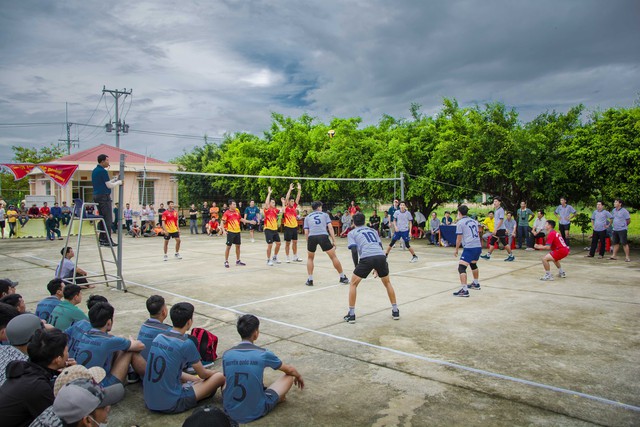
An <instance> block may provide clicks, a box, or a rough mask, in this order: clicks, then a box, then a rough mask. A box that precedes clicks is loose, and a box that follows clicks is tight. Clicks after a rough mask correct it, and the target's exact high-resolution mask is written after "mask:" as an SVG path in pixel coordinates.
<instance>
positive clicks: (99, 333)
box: [76, 302, 145, 387]
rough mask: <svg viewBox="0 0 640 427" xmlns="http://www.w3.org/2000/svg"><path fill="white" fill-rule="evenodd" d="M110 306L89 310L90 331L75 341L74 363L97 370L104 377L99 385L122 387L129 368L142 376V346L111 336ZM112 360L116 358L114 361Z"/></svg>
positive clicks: (111, 311) (143, 366)
mask: <svg viewBox="0 0 640 427" xmlns="http://www.w3.org/2000/svg"><path fill="white" fill-rule="evenodd" d="M113 314H114V309H113V306H112V305H111V304H109V303H107V302H99V303H97V304H95V305H94V306H93V307H91V308H90V309H89V322H91V330H90V331H89V332H87V333H86V334H85V335H84V336H82V337H80V339H79V340H78V347H77V351H76V354H77V356H76V362H78V363H79V364H81V365H84V366H85V367H87V368H92V367H94V366H99V367H101V368H102V369H104V370H105V371H106V373H107V376H106V377H105V378H104V379H103V380H102V381H101V382H100V385H101V386H103V387H109V386H111V385H113V384H117V383H120V384H123V385H124V384H125V381H126V378H127V374H128V372H129V365H132V366H133V369H134V370H135V371H136V373H137V374H138V375H144V368H145V361H144V359H143V358H142V356H140V352H141V351H142V350H143V349H144V344H142V343H141V342H140V341H138V340H133V341H131V340H128V339H126V338H121V337H116V336H114V335H111V334H110V333H109V331H111V328H112V327H113ZM114 356H115V357H114Z"/></svg>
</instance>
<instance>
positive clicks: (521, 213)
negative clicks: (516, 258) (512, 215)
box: [516, 201, 534, 249]
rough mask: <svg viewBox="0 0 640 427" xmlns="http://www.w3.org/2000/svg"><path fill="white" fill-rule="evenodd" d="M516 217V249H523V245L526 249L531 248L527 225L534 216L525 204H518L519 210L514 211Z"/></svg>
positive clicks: (529, 231)
mask: <svg viewBox="0 0 640 427" xmlns="http://www.w3.org/2000/svg"><path fill="white" fill-rule="evenodd" d="M516 217H517V219H518V231H517V235H518V240H517V241H516V247H517V248H518V249H524V248H525V247H524V246H523V245H526V247H527V248H533V242H532V241H531V227H530V226H529V223H530V222H531V220H532V219H533V218H534V215H533V212H532V211H531V209H529V208H528V207H527V202H524V201H522V202H520V209H518V210H517V211H516Z"/></svg>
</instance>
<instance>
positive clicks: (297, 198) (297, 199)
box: [291, 183, 302, 205]
mask: <svg viewBox="0 0 640 427" xmlns="http://www.w3.org/2000/svg"><path fill="white" fill-rule="evenodd" d="M291 185H293V184H291ZM300 194H302V185H301V184H300V183H298V195H297V196H296V205H299V204H300Z"/></svg>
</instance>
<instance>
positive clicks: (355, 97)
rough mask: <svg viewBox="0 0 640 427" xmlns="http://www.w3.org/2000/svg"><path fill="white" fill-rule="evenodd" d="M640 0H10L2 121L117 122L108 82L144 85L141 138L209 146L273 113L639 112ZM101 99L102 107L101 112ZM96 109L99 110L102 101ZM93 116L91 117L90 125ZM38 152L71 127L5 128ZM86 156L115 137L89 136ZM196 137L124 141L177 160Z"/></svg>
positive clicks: (85, 132) (257, 128) (1, 74)
mask: <svg viewBox="0 0 640 427" xmlns="http://www.w3.org/2000/svg"><path fill="white" fill-rule="evenodd" d="M638 22H640V2H637V1H634V0H629V1H609V2H603V1H594V0H573V1H570V0H566V1H560V2H558V1H548V0H547V1H537V2H511V1H438V2H436V1H431V2H428V1H408V0H407V1H396V2H388V1H381V0H378V1H376V0H370V1H364V0H362V1H349V2H347V1H331V0H329V1H323V2H299V1H292V0H288V1H285V0H271V1H257V0H256V1H247V0H242V1H240V0H227V1H211V2H197V1H184V2H180V3H169V2H151V1H138V2H125V1H122V0H115V1H113V2H107V3H104V2H97V1H68V2H36V1H22V2H13V3H11V4H10V5H9V6H6V7H5V9H4V10H3V14H2V15H1V16H0V40H2V44H1V45H0V55H2V58H3V61H2V63H1V64H0V114H1V115H2V120H1V122H3V123H11V122H24V121H35V120H36V119H37V120H38V121H43V122H51V121H57V120H62V118H63V117H64V103H65V102H68V105H69V116H70V120H72V121H77V122H79V123H86V121H88V120H89V118H90V117H91V123H90V124H94V125H102V124H104V123H105V122H106V121H108V120H110V119H113V115H114V112H113V98H112V97H111V96H110V95H107V96H106V97H105V99H103V100H101V99H100V96H101V89H102V87H103V85H106V86H107V88H111V89H116V88H119V89H122V88H124V87H127V88H133V103H132V104H131V108H129V102H130V101H131V98H129V99H127V100H125V103H124V104H123V111H121V113H122V114H124V112H126V120H127V122H128V123H129V124H130V125H131V126H132V129H134V128H137V129H143V130H154V131H161V132H170V133H188V134H196V135H203V134H204V133H207V134H208V135H210V136H216V135H218V136H219V135H222V134H223V133H225V132H235V131H248V132H253V133H256V134H258V135H260V134H261V133H262V131H263V130H264V129H267V128H268V126H269V123H270V113H271V112H272V111H276V112H280V113H283V114H285V115H293V116H297V115H299V114H301V113H303V112H308V113H309V114H311V115H312V116H317V117H318V118H320V119H321V120H329V119H330V118H331V117H334V116H342V117H351V116H362V118H363V121H364V123H365V124H369V123H375V122H377V121H378V120H379V119H380V117H381V116H382V115H383V114H390V115H392V116H396V117H403V116H405V117H406V116H408V109H409V106H410V105H411V103H412V102H418V103H420V104H422V105H423V111H424V112H426V113H428V114H432V113H435V112H437V111H438V109H439V108H440V105H441V102H442V98H443V97H455V98H456V99H458V101H459V102H460V104H461V105H473V104H475V103H479V104H482V103H484V102H490V101H502V102H504V103H505V104H507V105H508V106H512V107H515V108H516V109H517V110H518V112H519V113H520V117H521V118H522V119H523V120H529V119H531V118H532V117H534V116H535V115H537V114H539V113H541V112H544V111H545V110H547V109H558V110H566V109H567V108H569V107H571V106H573V105H576V104H577V103H584V104H585V105H586V106H587V108H607V107H610V106H628V105H631V104H632V103H633V101H634V99H636V98H637V97H638V92H639V91H640V84H639V83H638V82H640V53H639V52H640V49H638V48H637V43H638V42H637V41H638V40H640V25H638ZM99 101H100V102H99ZM96 105H97V107H96ZM92 113H93V115H92ZM4 130H5V131H6V132H4V134H3V136H2V137H1V138H0V160H8V159H9V157H10V150H9V149H8V147H9V146H10V145H11V141H20V143H21V144H26V145H29V144H31V145H33V146H42V145H43V144H45V143H49V142H52V141H55V140H56V139H57V138H58V137H59V132H60V129H58V128H57V127H53V128H33V129H28V128H27V129H25V128H21V129H19V130H16V129H8V130H7V129H4ZM79 137H80V139H81V148H87V147H89V146H91V145H94V144H98V143H103V142H105V143H112V141H113V136H112V135H107V134H105V133H104V132H102V131H101V130H100V129H98V130H96V128H90V127H88V128H83V129H79ZM194 144H195V143H194V142H193V141H190V140H174V139H170V138H157V137H154V138H152V137H147V136H143V135H140V134H138V135H133V134H129V135H127V136H126V137H125V138H124V139H123V147H124V148H128V149H133V150H134V151H144V150H145V149H149V147H152V149H153V151H154V155H155V156H157V157H160V158H164V159H169V158H172V157H174V156H175V155H177V154H179V153H180V152H181V151H182V149H185V148H187V149H188V148H189V147H192V146H193V145H194Z"/></svg>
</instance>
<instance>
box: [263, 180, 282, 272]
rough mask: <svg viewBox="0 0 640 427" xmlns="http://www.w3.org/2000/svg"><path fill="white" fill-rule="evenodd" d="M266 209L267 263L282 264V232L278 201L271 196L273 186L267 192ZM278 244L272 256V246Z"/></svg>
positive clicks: (264, 207) (264, 206) (270, 264)
mask: <svg viewBox="0 0 640 427" xmlns="http://www.w3.org/2000/svg"><path fill="white" fill-rule="evenodd" d="M262 208H263V209H264V238H265V240H266V241H267V265H269V266H272V265H273V264H274V263H276V264H280V261H279V260H278V252H279V251H280V233H278V213H280V210H279V209H278V208H276V201H275V200H273V199H272V198H271V187H269V192H268V193H267V199H266V200H265V201H264V205H263V207H262ZM274 243H275V244H276V250H275V252H274V253H273V258H271V248H272V247H273V244H274Z"/></svg>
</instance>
